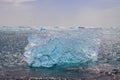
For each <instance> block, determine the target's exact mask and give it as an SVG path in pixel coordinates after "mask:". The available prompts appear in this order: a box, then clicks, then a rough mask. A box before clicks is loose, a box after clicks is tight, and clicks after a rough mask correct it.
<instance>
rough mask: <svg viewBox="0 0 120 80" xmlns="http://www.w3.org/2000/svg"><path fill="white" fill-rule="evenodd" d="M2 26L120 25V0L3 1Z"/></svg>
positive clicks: (0, 7) (0, 4) (1, 11)
mask: <svg viewBox="0 0 120 80" xmlns="http://www.w3.org/2000/svg"><path fill="white" fill-rule="evenodd" d="M0 25H1V26H2V25H4V26H5V25H6V26H19V25H21V26H33V27H34V26H63V27H74V26H85V27H86V26H87V27H114V26H115V27H116V26H120V0H0Z"/></svg>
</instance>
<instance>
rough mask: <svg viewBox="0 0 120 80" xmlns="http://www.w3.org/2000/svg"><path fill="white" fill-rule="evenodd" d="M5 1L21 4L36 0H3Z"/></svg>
mask: <svg viewBox="0 0 120 80" xmlns="http://www.w3.org/2000/svg"><path fill="white" fill-rule="evenodd" d="M3 1H4V2H9V3H14V4H19V3H23V2H32V1H36V0H3Z"/></svg>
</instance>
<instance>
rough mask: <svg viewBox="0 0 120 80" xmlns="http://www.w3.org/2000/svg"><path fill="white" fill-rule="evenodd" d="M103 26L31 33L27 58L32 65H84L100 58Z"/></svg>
mask: <svg viewBox="0 0 120 80" xmlns="http://www.w3.org/2000/svg"><path fill="white" fill-rule="evenodd" d="M101 32H102V30H101V29H96V28H95V29H88V28H87V29H78V30H44V31H39V32H37V33H32V34H30V35H29V36H28V42H29V43H28V45H27V46H26V48H25V53H24V56H25V61H26V62H27V63H28V65H29V66H31V67H48V68H49V67H55V66H58V67H66V66H67V67H70V66H78V65H79V66H82V65H84V64H88V63H92V62H94V61H96V60H97V55H98V51H99V46H100V36H101Z"/></svg>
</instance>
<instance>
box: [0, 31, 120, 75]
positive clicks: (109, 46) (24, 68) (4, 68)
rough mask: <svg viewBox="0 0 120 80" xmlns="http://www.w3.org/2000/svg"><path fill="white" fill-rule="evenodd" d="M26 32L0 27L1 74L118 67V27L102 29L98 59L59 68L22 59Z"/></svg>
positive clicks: (69, 72) (79, 71)
mask: <svg viewBox="0 0 120 80" xmlns="http://www.w3.org/2000/svg"><path fill="white" fill-rule="evenodd" d="M28 33H29V32H28V31H24V32H20V31H2V30H1V31H0V73H1V74H0V77H4V76H9V77H12V76H16V77H17V76H34V77H39V76H41V77H81V76H82V77H83V76H90V75H92V74H91V72H92V71H111V70H113V69H117V70H120V31H119V30H118V29H114V30H113V29H104V30H103V37H102V43H101V47H100V51H99V55H98V61H97V63H96V64H95V65H91V66H87V67H85V68H79V69H62V70H53V69H40V68H30V67H28V65H27V63H26V62H25V61H24V60H23V57H24V55H23V53H24V48H25V47H26V45H27V44H28V41H27V36H28ZM11 72H12V74H11Z"/></svg>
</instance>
